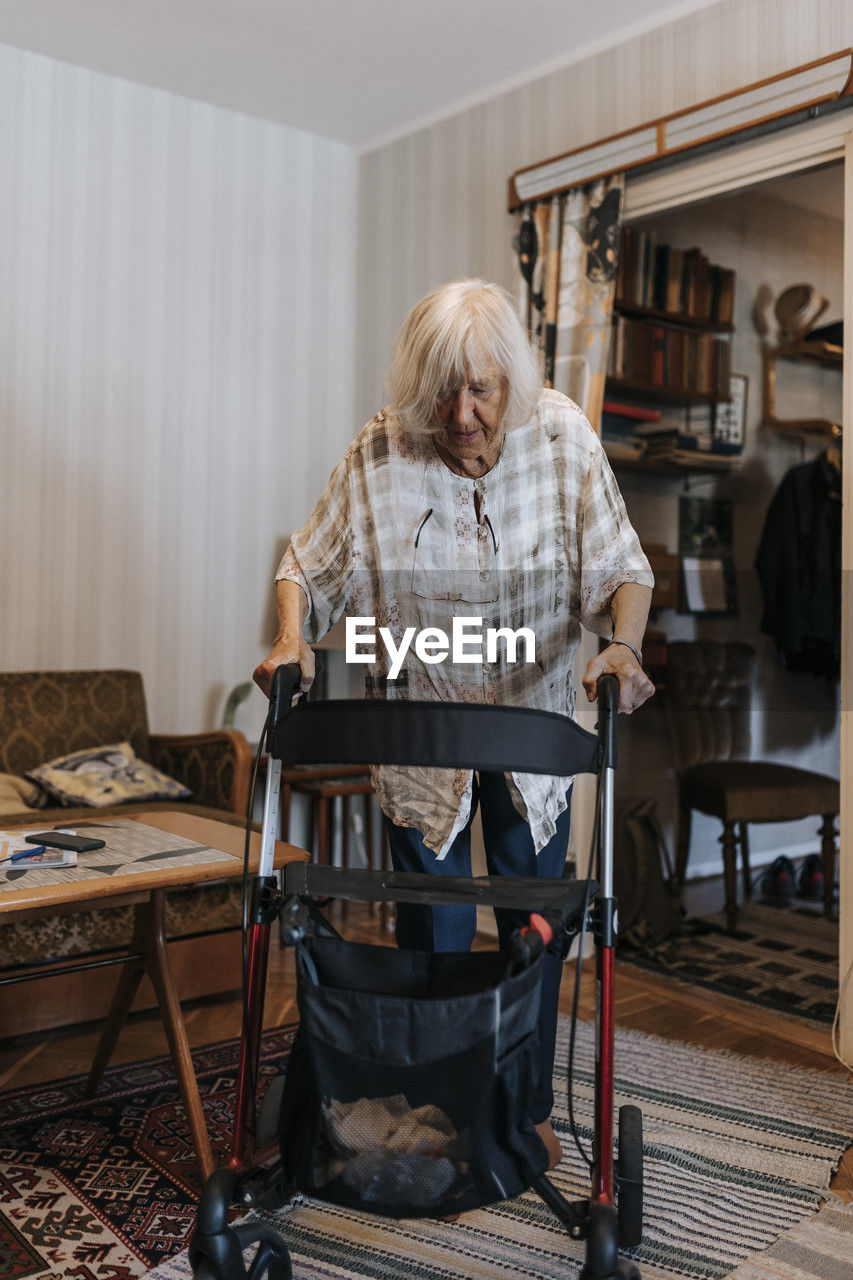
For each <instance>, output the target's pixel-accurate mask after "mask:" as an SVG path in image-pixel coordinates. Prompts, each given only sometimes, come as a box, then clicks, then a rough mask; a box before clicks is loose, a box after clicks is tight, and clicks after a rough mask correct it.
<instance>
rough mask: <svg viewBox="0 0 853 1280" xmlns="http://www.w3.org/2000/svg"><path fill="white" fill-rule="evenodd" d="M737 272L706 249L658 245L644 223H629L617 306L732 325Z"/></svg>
mask: <svg viewBox="0 0 853 1280" xmlns="http://www.w3.org/2000/svg"><path fill="white" fill-rule="evenodd" d="M734 291H735V272H734V271H732V270H730V269H728V268H726V267H721V266H719V265H718V264H717V263H712V262H710V261H709V260H708V258H707V257H706V255H705V254H704V253H703V252H702V250H701V249H698V248H695V247H694V248H691V249H680V248H678V247H677V246H675V245H669V244H663V243H658V242H657V240H656V239H655V236H654V235H653V234H652V233H650V232H647V231H644V230H643V229H642V228H641V227H636V226H632V227H623V228H622V231H621V235H620V246H619V266H618V268H617V273H616V299H615V301H616V305H617V306H618V305H619V304H620V303H621V304H623V305H625V306H634V307H646V308H651V309H654V310H656V311H663V312H668V313H669V314H671V315H672V316H673V317H676V316H681V317H683V318H685V319H689V320H699V321H703V322H706V323H708V324H712V325H713V324H717V325H725V326H728V325H731V324H732V322H733V319H734Z"/></svg>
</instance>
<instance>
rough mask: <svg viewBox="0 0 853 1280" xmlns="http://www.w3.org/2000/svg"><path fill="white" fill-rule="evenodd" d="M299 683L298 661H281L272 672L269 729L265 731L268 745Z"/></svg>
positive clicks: (299, 669) (296, 691) (300, 670)
mask: <svg viewBox="0 0 853 1280" xmlns="http://www.w3.org/2000/svg"><path fill="white" fill-rule="evenodd" d="M301 683H302V668H301V667H300V665H299V663H298V662H283V663H282V665H281V666H280V667H276V669H275V671H274V672H273V677H272V688H271V689H270V711H269V721H268V725H269V731H268V733H267V744H268V747H270V746H271V745H272V742H273V739H274V737H275V732H276V729H277V728H278V726H279V723H280V722H281V720H282V719H283V717H284V716H286V715H287V713H288V711H289V710H290V708H291V704H292V702H293V698H294V696H295V694H297V693H298V692H299V686H300V684H301Z"/></svg>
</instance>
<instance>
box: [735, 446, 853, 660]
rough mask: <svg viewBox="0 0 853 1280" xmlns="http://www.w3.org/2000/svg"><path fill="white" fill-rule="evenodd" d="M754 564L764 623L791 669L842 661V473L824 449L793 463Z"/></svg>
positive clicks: (770, 511)
mask: <svg viewBox="0 0 853 1280" xmlns="http://www.w3.org/2000/svg"><path fill="white" fill-rule="evenodd" d="M755 568H756V570H757V573H758V578H759V581H760V583H761V590H762V593H763V596H764V614H763V617H762V620H761V629H762V631H764V632H766V633H767V634H768V635H771V636H773V638H774V640H775V641H776V644H777V645H778V646H779V649H780V651H781V653H782V655H783V657H784V660H785V665H786V666H787V667H788V668H789V669H790V670H792V671H810V672H812V673H813V674H814V675H820V676H826V677H828V678H830V679H836V680H837V679H838V676H839V673H840V668H841V476H840V475H839V474H838V471H837V470H836V468H835V467H833V466H832V464H831V463H830V462H829V460H828V459H827V456H826V454H821V455H820V456H819V457H818V458H816V459H815V460H814V461H813V462H807V463H805V464H803V465H802V466H798V467H792V468H791V470H790V471H789V472H788V473H787V475H786V476H785V477H784V479H783V480H782V483H781V484H780V485H779V488H778V489H777V491H776V493H775V495H774V496H773V499H772V501H771V503H770V507H769V509H768V511H767V517H766V520H765V523H764V531H763V533H762V535H761V541H760V543H759V546H758V553H757V555H756V559H755Z"/></svg>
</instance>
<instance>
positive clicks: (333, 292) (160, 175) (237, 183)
mask: <svg viewBox="0 0 853 1280" xmlns="http://www.w3.org/2000/svg"><path fill="white" fill-rule="evenodd" d="M0 174H2V180H0V529H2V545H3V555H2V568H0V619H1V620H0V666H2V667H3V668H4V669H6V670H15V669H28V668H51V667H59V668H61V667H87V666H93V667H100V666H108V665H118V666H127V667H132V668H137V669H139V670H141V671H142V672H143V675H144V678H145V685H146V690H147V696H148V703H149V715H150V720H151V724H152V728H154V729H155V730H156V731H160V732H169V731H182V732H183V731H192V730H197V729H202V728H206V727H209V726H211V725H215V724H216V723H217V722H218V718H219V716H220V714H221V710H222V704H223V700H224V696H225V694H226V693H227V691H228V690H229V689H230V688H231V687H232V686H233V685H234V684H235V683H237V682H238V681H242V680H245V679H247V678H248V676H249V675H250V673H251V670H252V668H253V666H254V665H255V663H256V662H257V661H258V659H259V657H261V656H262V654H263V653H265V652H266V641H267V640H268V639H269V638H271V626H272V612H271V601H272V589H271V577H272V572H273V566H274V563H275V558H276V552H277V549H278V548H279V547H280V544H281V541H282V539H283V538H285V537H286V536H287V535H288V534H289V533H290V532H291V531H292V529H294V528H297V527H298V526H299V525H300V524H301V523H302V522H303V520H304V518H305V516H306V514H307V512H308V510H309V508H310V502H311V497H312V495H314V494H316V493H317V492H318V491H319V490H320V488H321V487H322V485H323V483H324V481H325V479H326V476H327V475H328V472H329V471H330V470H331V468H332V466H333V465H334V463H335V461H336V460H337V458H338V456H339V455H340V453H341V452H342V451H343V448H344V447H345V446H346V444H347V443H348V441H349V440H350V439H351V438H352V435H353V425H352V424H353V414H352V386H353V343H354V331H355V323H354V320H355V306H354V299H355V223H356V183H357V162H356V158H355V155H354V153H353V152H352V150H351V149H350V148H349V147H346V146H344V145H342V144H336V143H333V142H329V141H328V140H326V139H321V138H319V137H315V136H314V135H311V134H307V133H304V132H299V131H295V130H291V129H287V128H283V127H281V126H279V125H273V124H267V123H264V122H262V121H259V120H255V119H251V118H249V117H245V116H240V115H237V114H234V113H231V112H227V111H223V110H220V109H218V108H214V107H211V106H207V105H202V104H199V103H195V102H191V101H189V100H186V99H183V98H180V97H176V96H174V95H171V94H168V93H165V92H161V91H158V90H153V89H149V88H145V87H141V86H137V85H133V84H130V83H127V82H125V81H122V80H118V79H114V78H111V77H108V76H104V75H100V74H97V73H93V72H88V71H85V70H80V69H77V68H72V67H69V66H66V65H64V64H61V63H58V62H55V61H52V60H50V59H47V58H43V57H39V56H36V55H33V54H29V53H24V52H21V51H19V50H16V49H11V48H8V47H3V46H0ZM258 698H260V695H258ZM256 718H257V720H258V726H259V725H260V723H261V717H260V708H259V709H258V714H257V717H256ZM252 723H254V720H253V718H252V717H249V720H248V722H247V727H249V726H250V725H251V724H252Z"/></svg>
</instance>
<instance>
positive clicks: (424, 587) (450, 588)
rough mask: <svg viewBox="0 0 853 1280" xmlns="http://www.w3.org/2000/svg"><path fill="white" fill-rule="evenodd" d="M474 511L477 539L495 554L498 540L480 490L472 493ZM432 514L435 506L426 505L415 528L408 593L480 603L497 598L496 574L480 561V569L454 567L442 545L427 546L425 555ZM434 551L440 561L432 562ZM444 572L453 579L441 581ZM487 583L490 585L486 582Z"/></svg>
mask: <svg viewBox="0 0 853 1280" xmlns="http://www.w3.org/2000/svg"><path fill="white" fill-rule="evenodd" d="M475 513H476V518H477V524H476V528H477V537H478V541H479V540H480V539H483V538H485V539H486V540H487V544H488V545H490V546H491V549H492V554H493V555H494V556H495V557H497V555H498V552H499V551H500V543H499V541H498V536H497V533H496V532H495V527H494V525H493V524H492V521H491V520H490V519H489V516H488V514H487V513H486V512H485V511H484V510H483V499H482V495H481V494H480V492H479V491H477V492H476V493H475ZM434 515H435V511H434V509H433V508H432V507H429V508H428V509H427V510H426V511H425V512H424V513H423V515H422V516H421V518H420V520H419V521H418V523H417V525H416V527H415V534H414V539H413V543H414V546H413V559H412V576H411V580H410V590H411V592H412V593H413V594H414V595H418V596H434V597H435V598H436V599H449V600H471V601H482V602H485V601H492V600H495V599H497V592H496V589H495V586H494V582H495V574H494V572H493V571H492V569H491V568H486V567H484V566H482V561H481V568H480V569H479V570H470V569H463V568H457V567H455V566H454V565H453V564H451V563H448V561H450V560H452V554H451V553H450V551H449V549H448V548H446V547H444V546H443V545H442V547H441V548H440V549H439V548H437V547H431V548H429V549H428V550H427V553H426V556H425V557H424V550H425V546H426V545H427V544H428V543H429V541H430V522H431V521H432V519H433V517H434ZM437 551H438V553H439V555H440V557H441V563H436V562H435V554H436V552H437ZM442 552H443V554H442ZM430 562H431V563H430ZM446 574H447V575H450V576H451V577H452V581H442V579H443V577H444V575H446ZM490 583H491V584H492V585H487V584H490Z"/></svg>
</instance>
